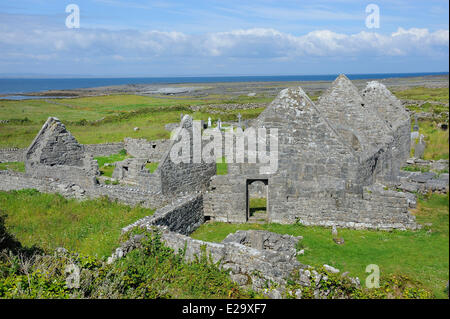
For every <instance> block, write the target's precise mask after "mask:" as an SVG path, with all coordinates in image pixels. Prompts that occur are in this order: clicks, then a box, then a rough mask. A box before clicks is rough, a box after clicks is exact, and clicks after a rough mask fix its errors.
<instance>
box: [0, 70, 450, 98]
mask: <svg viewBox="0 0 450 319" xmlns="http://www.w3.org/2000/svg"><path fill="white" fill-rule="evenodd" d="M448 74H449V73H448V72H417V73H367V74H347V77H348V78H349V79H350V80H364V79H367V80H371V79H387V78H405V77H418V76H429V75H448ZM337 76H338V74H325V75H265V76H189V77H188V76H180V77H129V78H127V77H125V78H120V77H117V78H0V94H2V95H14V94H18V95H20V94H26V93H32V92H44V91H49V90H74V89H86V88H94V87H102V86H113V85H126V84H188V83H220V82H290V81H292V82H294V81H332V80H334V79H335V78H336V77H337Z"/></svg>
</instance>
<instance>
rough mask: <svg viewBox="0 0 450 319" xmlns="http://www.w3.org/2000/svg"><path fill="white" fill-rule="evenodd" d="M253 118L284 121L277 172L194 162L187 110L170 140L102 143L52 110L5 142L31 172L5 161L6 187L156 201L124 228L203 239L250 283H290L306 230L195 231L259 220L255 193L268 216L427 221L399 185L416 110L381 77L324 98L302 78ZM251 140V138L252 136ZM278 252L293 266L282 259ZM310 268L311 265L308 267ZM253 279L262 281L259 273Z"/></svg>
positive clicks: (350, 223)
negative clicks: (109, 166)
mask: <svg viewBox="0 0 450 319" xmlns="http://www.w3.org/2000/svg"><path fill="white" fill-rule="evenodd" d="M208 122H210V121H208ZM240 123H241V119H240V118H239V124H240ZM247 124H248V125H245V129H246V130H247V129H249V128H253V129H255V130H256V131H257V130H258V129H260V128H268V129H272V128H276V129H277V130H278V149H277V155H278V169H277V170H276V172H270V173H268V174H264V173H262V172H264V170H261V167H262V166H265V165H266V164H263V163H259V162H256V163H252V162H249V161H244V162H243V163H235V162H232V163H228V166H227V169H228V171H227V174H225V175H216V163H205V162H200V163H199V162H196V161H194V160H193V158H194V156H195V152H194V147H193V145H192V143H193V139H192V138H190V139H187V140H186V141H184V140H183V137H182V136H181V133H180V132H181V129H183V130H184V132H188V134H189V135H190V136H191V137H192V136H193V134H194V126H193V119H192V117H190V116H189V115H184V116H182V118H181V121H180V123H177V124H176V125H171V128H173V126H176V127H177V128H178V129H179V130H177V132H176V133H175V135H174V136H173V137H172V138H171V139H170V140H159V141H147V140H145V139H130V138H127V139H125V140H124V142H119V143H109V144H103V145H82V144H80V143H78V142H77V140H76V139H75V138H74V137H73V136H72V134H71V133H70V132H69V131H68V130H67V129H66V128H65V126H64V124H63V123H61V122H60V121H59V120H58V119H56V118H52V117H51V118H49V119H48V120H47V122H46V123H45V124H44V125H43V127H42V129H41V130H40V132H39V133H38V135H37V136H36V138H35V139H34V140H33V142H32V143H31V145H30V146H29V148H28V149H27V150H7V151H5V152H4V154H6V155H5V156H9V157H11V158H14V159H15V160H17V159H23V161H24V162H25V169H26V172H25V173H19V172H12V171H0V190H18V189H25V188H35V189H37V190H39V191H41V192H52V193H60V194H62V195H64V196H67V197H76V198H80V199H85V198H95V197H100V196H107V197H108V198H110V199H112V200H118V201H120V202H122V203H125V204H128V205H142V206H145V207H150V208H155V209H157V210H156V212H155V214H154V215H152V216H148V217H145V218H143V219H141V220H139V221H136V222H135V223H134V224H132V225H130V226H128V227H126V228H125V229H124V230H123V231H127V230H129V229H131V228H133V227H146V228H148V229H151V228H153V227H157V228H160V229H161V230H162V231H163V240H164V241H165V243H166V244H167V245H168V246H169V247H172V248H174V249H175V250H177V249H178V248H181V247H183V246H184V245H187V246H188V250H187V252H188V253H187V257H188V258H193V257H192V256H194V255H195V254H196V253H200V250H201V247H202V246H205V245H206V247H207V251H208V252H209V253H211V254H212V256H213V257H214V258H215V259H217V260H219V259H222V260H226V261H227V262H228V266H227V267H228V268H229V269H231V272H232V274H233V276H234V278H235V280H236V281H239V282H241V283H242V285H247V284H248V280H247V279H245V278H248V276H250V275H251V274H252V273H253V272H254V271H255V270H261V269H263V270H264V271H262V275H263V277H264V278H265V279H268V280H272V281H274V282H278V283H281V284H282V283H284V282H285V280H284V278H285V277H286V275H287V274H288V272H289V271H291V270H292V269H293V267H294V266H295V267H297V266H299V265H297V263H298V262H297V261H296V259H295V255H296V252H295V249H293V248H292V247H293V245H295V244H296V243H297V242H298V240H300V239H299V238H291V237H289V236H287V237H286V236H285V237H286V238H284V237H283V236H279V235H273V234H271V233H258V232H241V233H239V234H234V235H230V236H229V237H227V239H226V240H224V241H223V242H222V243H219V244H215V243H207V242H201V241H196V240H194V239H192V238H190V237H189V234H191V233H192V232H193V231H194V230H195V229H196V228H197V227H198V226H200V225H201V224H202V223H204V222H205V220H211V221H220V222H228V223H247V222H254V221H255V220H257V219H258V218H255V217H254V216H252V214H251V211H250V203H249V202H250V198H251V197H252V196H257V197H264V198H265V200H266V211H265V214H262V215H261V216H260V219H262V220H263V221H264V222H270V223H281V224H291V223H301V224H304V225H320V226H328V227H330V226H335V227H348V228H357V229H361V228H366V229H382V230H389V229H402V230H405V229H412V230H414V229H417V228H419V225H418V224H416V222H415V218H414V216H413V215H412V214H411V213H410V212H409V209H410V208H412V207H414V205H415V195H414V194H413V193H411V192H402V191H399V189H398V186H399V185H400V184H402V183H403V185H407V186H408V187H409V189H412V188H411V186H410V184H411V178H414V176H415V175H414V174H413V173H408V174H409V175H408V176H405V173H404V172H403V173H402V172H401V171H400V168H401V167H402V166H404V165H405V164H406V161H407V160H408V158H409V157H410V147H411V120H410V116H409V114H408V112H407V111H406V110H405V109H404V107H403V106H402V104H401V102H400V101H399V100H398V99H397V98H396V97H395V96H394V95H393V94H392V93H391V92H390V91H389V90H388V89H387V88H386V87H385V86H384V85H383V84H381V83H378V82H375V81H372V82H369V83H368V84H367V86H366V87H365V88H364V89H363V90H361V91H360V90H358V89H357V88H356V87H355V86H354V85H353V83H352V82H351V81H350V80H349V79H348V78H347V77H346V76H344V75H340V76H339V77H338V78H337V79H336V80H335V81H334V82H333V83H332V85H331V87H330V88H329V89H328V90H327V91H326V92H324V93H323V94H322V96H321V97H320V98H319V99H318V101H316V102H313V101H312V100H311V99H310V98H309V97H308V95H307V94H306V93H305V92H304V91H303V90H302V88H300V87H297V88H288V89H284V90H282V91H281V92H280V93H279V95H278V96H277V97H276V98H275V99H274V100H273V102H272V103H271V104H270V105H269V106H268V107H267V108H266V109H265V110H264V111H263V112H262V113H261V114H260V115H259V116H258V117H257V118H256V119H254V120H251V121H250V122H248V123H247ZM209 126H211V125H210V124H209V125H207V126H206V127H209ZM239 127H240V125H239ZM203 129H205V126H202V130H203ZM217 130H218V132H220V134H222V136H223V135H224V132H222V130H220V128H218V129H217ZM269 134H270V133H269ZM258 138H260V137H258ZM180 143H181V144H183V143H184V144H189V145H185V146H188V147H187V149H189V152H188V153H186V154H184V155H183V156H184V157H186V159H187V160H186V161H183V162H181V163H175V162H173V161H172V159H171V153H173V152H178V149H177V148H178V147H180ZM202 143H205V141H202ZM245 143H246V146H248V141H245ZM235 144H236V142H235V141H234V142H233V143H232V146H233V147H234V146H236V145H235ZM121 149H125V150H126V151H127V153H128V155H129V157H128V158H126V159H125V160H123V161H121V162H116V163H114V164H113V165H114V173H113V179H115V180H117V181H118V182H119V183H120V184H119V185H107V184H105V183H102V181H101V178H99V175H100V173H99V168H98V164H97V162H96V161H95V160H94V156H105V155H110V154H115V153H117V152H118V151H119V150H121ZM20 152H21V153H20ZM248 155H249V153H248V152H247V154H246V159H248V157H249V156H248ZM148 163H158V167H157V168H156V169H155V170H154V171H153V172H150V171H149V170H148V169H146V165H147V164H148ZM410 175H411V176H412V175H414V176H412V177H411V176H410ZM416 179H417V177H416ZM447 179H448V175H447ZM426 182H427V183H428V182H429V180H427V181H426ZM439 183H440V184H439ZM439 183H438V184H439V185H438V186H436V188H439V189H442V188H444V189H445V188H446V189H447V191H448V180H447V183H446V185H442V183H444V182H443V181H442V183H441V182H439ZM406 188H407V187H403V188H401V189H406ZM286 240H287V242H286ZM286 243H288V244H286ZM130 245H131V246H127V247H120V248H118V249H117V250H116V252H115V253H114V254H113V256H112V257H111V258H110V261H111V262H112V261H113V260H115V259H116V258H120V257H122V256H123V255H124V254H125V253H126V252H127V250H130V249H132V247H134V246H133V245H134V244H133V243H132V244H130ZM286 245H287V246H286ZM130 247H131V248H130ZM286 247H288V248H286ZM248 254H252V256H255V260H256V262H257V263H256V264H255V263H254V262H253V263H252V262H251V261H248V258H249V257H248ZM280 261H282V265H283V267H285V268H283V269H284V270H280V269H278V268H277V264H278V263H279V262H280ZM261 267H262V268H261ZM260 268H261V269H260ZM303 273H307V270H306V268H303V270H302V274H303ZM308 276H309V275H308ZM252 282H253V284H255V282H258V280H257V279H256V278H252ZM260 283H261V282H260ZM263 286H264V285H263V284H262V283H261V285H259V286H258V285H257V286H255V287H253V288H255V289H262V287H263Z"/></svg>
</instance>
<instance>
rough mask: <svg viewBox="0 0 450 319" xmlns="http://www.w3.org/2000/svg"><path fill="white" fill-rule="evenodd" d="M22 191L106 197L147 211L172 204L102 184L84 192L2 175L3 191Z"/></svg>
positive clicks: (64, 183)
mask: <svg viewBox="0 0 450 319" xmlns="http://www.w3.org/2000/svg"><path fill="white" fill-rule="evenodd" d="M21 189H36V190H38V191H40V192H43V193H59V194H61V195H63V196H64V197H68V198H78V199H89V198H98V197H102V196H106V197H108V198H109V199H110V200H113V201H114V200H115V201H118V202H120V203H122V204H125V205H131V206H136V205H141V206H143V207H147V208H158V207H163V206H165V205H167V204H168V203H169V202H170V201H169V200H168V199H167V197H165V196H163V195H162V194H161V193H154V192H149V191H145V190H141V189H138V188H130V187H124V186H120V185H102V184H97V185H93V186H91V187H86V188H84V187H82V186H80V185H77V184H74V183H73V182H67V181H61V180H57V179H54V178H45V177H39V178H35V177H33V176H31V175H28V174H25V173H18V172H12V171H0V190H1V191H11V190H21Z"/></svg>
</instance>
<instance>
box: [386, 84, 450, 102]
mask: <svg viewBox="0 0 450 319" xmlns="http://www.w3.org/2000/svg"><path fill="white" fill-rule="evenodd" d="M393 93H394V95H395V96H397V97H398V98H399V99H407V100H422V101H436V102H447V103H448V88H426V87H420V86H419V87H414V88H409V89H406V90H401V91H394V92H393Z"/></svg>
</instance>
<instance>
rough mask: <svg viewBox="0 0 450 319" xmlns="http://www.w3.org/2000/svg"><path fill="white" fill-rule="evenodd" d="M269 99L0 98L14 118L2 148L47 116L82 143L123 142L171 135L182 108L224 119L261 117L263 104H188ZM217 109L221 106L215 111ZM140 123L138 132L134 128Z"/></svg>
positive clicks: (6, 115)
mask: <svg viewBox="0 0 450 319" xmlns="http://www.w3.org/2000/svg"><path fill="white" fill-rule="evenodd" d="M270 100H271V99H270V98H265V97H247V96H240V97H235V98H230V97H227V96H210V97H208V98H202V99H192V98H176V99H175V98H174V99H171V98H158V97H144V96H137V95H108V96H95V97H85V98H73V99H53V100H51V99H50V100H25V101H7V100H0V119H1V120H9V121H10V123H8V124H2V125H0V147H27V146H29V144H30V143H31V141H32V140H33V138H34V137H35V136H36V134H37V133H38V132H39V130H40V128H41V127H42V125H43V124H44V122H45V121H46V120H47V118H48V117H49V116H54V117H57V118H59V119H60V120H61V121H62V122H63V123H64V124H65V125H66V127H67V128H68V129H69V131H71V133H72V134H73V135H74V136H75V138H77V140H78V141H79V142H80V143H82V144H99V143H106V142H119V141H122V140H123V138H125V137H134V138H146V139H149V140H154V139H162V138H169V137H170V132H168V131H166V130H165V129H164V125H165V124H167V123H173V122H178V121H179V120H180V113H184V114H190V115H192V116H193V118H194V119H196V120H200V119H202V120H207V119H208V117H211V119H212V120H213V121H216V120H217V119H218V118H220V119H221V120H222V121H227V120H237V114H238V113H241V114H242V116H243V118H245V119H251V118H255V117H257V116H258V115H259V114H260V113H261V112H262V111H263V108H258V109H249V110H235V111H234V110H233V111H229V112H225V113H210V112H211V111H215V110H214V109H211V108H206V109H205V110H204V111H198V112H193V111H191V110H190V109H189V106H190V105H204V104H220V103H248V102H270ZM216 111H217V110H216ZM135 127H139V128H140V129H139V130H138V131H134V130H133V129H134V128H135Z"/></svg>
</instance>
